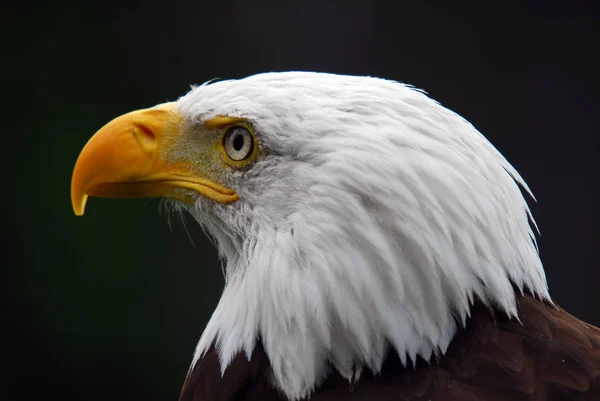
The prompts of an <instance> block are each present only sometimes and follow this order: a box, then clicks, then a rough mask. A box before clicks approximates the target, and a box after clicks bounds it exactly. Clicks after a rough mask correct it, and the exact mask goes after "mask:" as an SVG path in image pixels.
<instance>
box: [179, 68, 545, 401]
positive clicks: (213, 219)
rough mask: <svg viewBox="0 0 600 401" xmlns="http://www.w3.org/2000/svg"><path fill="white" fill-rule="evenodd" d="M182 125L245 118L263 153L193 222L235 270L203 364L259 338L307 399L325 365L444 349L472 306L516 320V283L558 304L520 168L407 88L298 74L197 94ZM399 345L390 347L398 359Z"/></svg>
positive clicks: (202, 348)
mask: <svg viewBox="0 0 600 401" xmlns="http://www.w3.org/2000/svg"><path fill="white" fill-rule="evenodd" d="M179 105H180V108H181V111H182V112H183V114H184V116H185V117H186V118H187V119H189V120H190V121H193V122H200V121H202V120H205V119H209V118H212V117H215V116H217V115H227V116H236V117H243V118H245V119H246V120H247V121H249V122H250V123H251V124H252V125H253V127H254V128H255V130H256V132H257V136H258V137H259V141H260V143H261V145H262V146H263V147H264V148H265V149H266V156H265V157H264V158H263V159H261V160H260V161H258V162H257V163H256V164H255V165H254V166H253V167H252V168H251V169H250V170H249V171H247V172H244V173H240V172H230V173H228V174H227V176H226V177H225V178H224V180H225V181H224V182H225V183H226V184H227V185H229V186H230V187H232V188H233V189H235V190H236V192H237V193H238V194H239V196H240V200H239V201H237V202H235V203H233V204H229V205H221V204H217V203H215V202H212V201H209V200H206V199H199V200H198V201H197V202H196V205H195V206H194V207H190V209H189V210H190V212H191V213H192V214H193V215H194V216H195V217H196V219H197V220H198V221H199V222H200V223H201V224H203V225H204V226H205V228H207V229H208V231H209V232H210V234H211V235H213V236H214V237H215V238H216V240H217V243H218V248H219V251H220V253H221V255H222V256H223V257H224V259H225V261H226V269H225V274H226V284H225V289H224V291H223V295H222V298H221V300H220V302H219V305H218V306H217V308H216V310H215V312H214V314H213V316H212V318H211V320H210V322H209V323H208V325H207V327H206V329H205V331H204V333H203V335H202V337H201V339H200V342H199V344H198V347H197V350H196V354H195V357H194V363H195V362H196V361H197V360H198V359H199V358H201V356H202V355H203V354H204V353H205V352H206V351H207V350H208V349H209V348H210V347H211V346H212V345H213V344H216V347H217V349H218V351H219V353H220V361H221V365H222V369H223V370H225V369H226V368H227V366H228V364H229V363H230V362H231V360H232V359H233V357H234V356H235V355H236V354H238V353H240V352H245V353H246V355H248V356H250V355H251V353H252V351H253V349H254V346H255V344H256V342H257V341H259V340H260V341H262V343H263V346H264V349H265V351H266V353H267V355H268V357H269V360H270V362H271V365H272V368H273V381H274V384H275V385H276V386H278V387H279V388H280V389H281V390H282V391H283V392H284V393H285V394H287V395H288V396H289V397H290V398H291V399H298V398H301V397H304V396H306V395H308V394H310V392H311V391H312V390H313V389H314V388H315V386H316V385H318V384H319V382H320V381H321V380H322V379H323V378H324V377H325V376H326V374H327V373H328V369H329V366H331V367H333V368H334V369H337V370H338V371H339V372H340V373H341V374H342V375H343V376H344V377H346V378H348V379H351V378H352V377H353V375H354V377H355V378H356V377H357V375H359V374H360V371H361V370H362V369H363V368H365V367H366V368H368V369H371V370H372V371H374V372H377V371H379V369H380V368H381V366H382V363H383V362H384V360H385V357H386V355H387V354H388V352H397V353H398V354H399V356H400V358H401V359H402V361H403V362H405V363H406V362H407V360H412V361H414V360H415V359H416V357H417V356H421V357H423V358H424V359H426V360H429V359H430V358H431V356H432V354H433V353H436V352H439V353H444V352H445V351H446V348H447V347H448V344H449V343H450V341H451V339H452V337H453V335H454V333H455V332H456V329H457V325H463V324H464V322H465V319H466V318H467V316H468V314H469V309H470V304H471V302H472V301H473V299H474V298H475V297H478V298H479V299H481V300H482V301H483V302H486V303H488V304H490V305H494V306H496V307H497V308H499V309H500V310H502V311H504V312H506V313H507V314H508V315H510V316H514V317H516V316H517V310H516V304H515V294H514V290H513V286H512V284H511V282H512V283H514V284H515V285H516V286H517V287H518V288H519V289H523V288H527V289H529V290H530V291H532V292H533V293H534V294H535V295H537V296H539V297H540V298H543V299H549V295H548V292H547V285H546V279H545V275H544V271H543V268H542V264H541V262H540V259H539V256H538V252H537V248H536V244H535V238H534V233H533V232H532V228H531V226H530V221H529V220H530V218H531V216H530V213H529V209H528V206H527V203H526V201H525V199H524V197H523V195H522V194H521V191H520V189H519V185H521V186H522V187H523V188H525V190H526V191H527V192H529V189H528V188H527V186H526V184H525V183H524V182H523V180H522V178H521V177H520V176H519V174H518V173H517V171H516V170H515V169H514V168H513V167H512V166H511V165H510V164H509V163H508V162H507V161H506V159H505V158H504V157H503V156H502V155H501V154H500V153H499V152H498V151H497V150H496V149H495V148H494V147H493V146H492V145H491V144H490V143H489V142H488V141H487V140H486V139H485V137H483V136H482V135H481V134H480V133H479V132H478V131H477V130H476V129H475V128H474V127H473V126H472V125H471V124H469V123H468V122H467V121H465V120H464V119H463V118H461V117H460V116H458V115H457V114H455V113H453V112H452V111H450V110H448V109H446V108H444V107H442V106H441V105H439V104H438V103H436V102H435V101H433V100H431V99H430V98H428V97H427V96H426V95H425V94H424V93H422V92H420V91H418V90H415V89H413V88H411V87H409V86H406V85H403V84H401V83H398V82H392V81H387V80H382V79H377V78H369V77H351V76H340V75H330V74H318V73H305V72H289V73H269V74H261V75H255V76H252V77H249V78H246V79H242V80H234V81H223V82H216V83H211V84H210V85H205V86H201V87H197V88H194V89H192V91H191V92H190V93H188V94H187V95H186V96H184V97H183V98H181V99H180V100H179ZM391 349H392V350H391Z"/></svg>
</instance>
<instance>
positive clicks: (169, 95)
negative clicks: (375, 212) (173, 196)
mask: <svg viewBox="0 0 600 401" xmlns="http://www.w3.org/2000/svg"><path fill="white" fill-rule="evenodd" d="M21 3H22V4H14V3H13V4H12V5H11V6H3V11H2V15H1V16H0V21H1V24H0V36H1V39H0V41H1V44H2V47H1V51H2V81H3V83H2V88H3V89H2V98H3V103H4V104H3V106H2V149H3V153H4V157H3V158H2V164H3V165H4V166H3V167H4V168H3V170H2V171H3V175H2V177H3V183H2V187H3V191H4V193H3V196H2V202H3V205H2V206H3V208H2V211H3V213H4V218H3V234H4V235H3V241H2V242H3V245H4V249H5V251H4V261H3V263H2V265H3V268H2V274H3V276H4V277H5V278H4V279H3V280H2V284H3V287H5V288H3V290H2V296H3V297H4V298H5V299H4V300H3V302H2V306H3V309H5V313H4V316H3V317H4V319H3V320H4V323H5V325H4V326H5V328H4V329H2V333H3V334H4V335H5V336H6V339H5V340H4V341H3V342H2V344H3V346H4V348H5V351H4V352H3V357H2V365H3V366H4V368H5V369H7V373H8V374H3V377H4V378H8V380H9V387H8V389H9V390H8V391H9V393H8V395H7V398H5V397H4V396H5V394H2V395H1V396H0V397H1V398H3V399H8V400H26V399H61V400H64V401H68V400H85V401H88V400H90V401H92V400H107V399H108V400H113V401H117V400H138V399H143V400H176V399H177V397H178V395H179V389H180V386H181V384H182V382H183V379H184V376H185V374H186V372H187V369H188V366H189V363H190V361H191V358H192V354H193V351H194V347H195V345H196V342H197V340H198V338H199V337H200V334H201V332H202V330H203V328H204V325H205V323H206V321H207V320H208V318H209V317H210V314H211V311H212V310H213V308H214V307H215V306H216V303H217V301H218V297H219V294H220V291H221V288H222V285H223V279H222V277H221V270H220V267H219V265H218V263H217V255H216V252H215V251H214V249H213V247H212V246H211V245H210V243H209V242H208V241H207V240H206V239H205V238H204V235H203V233H202V231H201V229H200V228H199V227H197V225H196V224H195V223H193V222H192V221H191V219H190V221H189V222H188V223H187V224H182V223H181V222H180V221H178V219H177V218H174V219H171V224H169V223H168V218H167V216H164V215H161V214H160V213H159V207H158V205H159V203H158V201H156V200H129V201H123V200H121V201H112V200H102V199H91V201H90V202H89V204H88V209H87V213H86V215H85V217H84V218H78V217H75V216H74V214H73V212H72V209H71V204H70V199H69V185H70V178H71V171H72V168H73V165H74V163H75V160H76V158H77V156H78V153H79V151H80V150H81V148H82V147H83V145H84V144H85V143H86V141H87V140H88V138H89V137H90V136H91V135H92V134H93V133H94V132H95V131H96V130H97V129H98V128H100V127H101V126H102V125H103V124H104V123H106V122H108V121H109V120H110V119H112V118H114V117H116V116H118V115H120V114H122V113H125V112H128V111H131V110H134V109H139V108H143V107H147V106H151V105H154V104H156V103H161V102H165V101H169V100H175V99H176V98H178V97H179V96H181V95H183V94H184V93H186V92H187V91H188V89H189V86H190V85H191V84H199V83H202V82H204V81H206V80H209V79H211V78H216V77H219V78H223V79H224V78H237V77H244V76H247V75H250V74H254V73H257V72H264V71H274V70H294V69H298V70H316V71H327V72H336V73H345V74H362V75H374V76H380V77H385V78H391V79H395V80H400V81H404V82H407V83H410V84H413V85H415V86H417V87H419V88H423V89H425V90H426V91H428V92H429V94H430V95H431V96H432V97H434V98H435V99H437V100H439V101H440V102H441V103H442V104H444V105H445V106H446V107H448V108H450V109H452V110H454V111H456V112H458V113H459V114H461V115H463V116H464V117H465V118H467V119H468V120H470V121H471V122H472V123H473V124H474V125H475V126H476V127H477V128H478V129H479V130H480V131H481V132H483V133H484V135H486V136H487V137H488V138H489V139H490V140H491V141H492V142H493V143H494V144H495V145H496V146H497V147H498V149H499V150H500V151H501V152H502V153H504V155H505V156H506V157H507V158H508V159H509V161H511V162H512V163H513V164H514V166H515V167H516V168H517V169H518V170H519V171H520V172H521V173H522V175H523V177H525V179H526V180H527V181H528V183H529V185H530V186H531V188H532V190H533V191H534V193H535V195H536V197H537V199H538V203H537V204H533V205H532V207H533V212H534V215H535V217H536V218H537V222H538V224H539V227H540V230H541V232H542V236H541V238H540V251H541V254H542V259H543V261H544V263H545V267H546V272H547V275H548V281H549V284H550V289H551V294H552V295H553V297H554V299H555V300H556V302H557V303H558V304H560V305H562V306H563V307H564V308H566V309H567V310H569V311H570V312H572V313H573V314H575V315H576V316H577V317H579V318H581V319H584V320H587V321H589V322H591V323H594V324H596V325H600V292H599V291H598V281H597V277H598V267H599V262H598V260H599V259H598V254H597V248H598V240H599V239H600V238H599V226H600V219H599V212H598V206H599V205H600V198H599V195H598V184H599V183H600V179H599V178H600V176H599V171H600V157H599V154H598V153H599V152H598V136H599V130H600V118H599V115H600V113H599V101H598V94H599V91H598V89H600V88H599V86H598V84H599V80H598V73H599V71H600V63H599V61H598V50H599V49H600V40H599V29H598V26H599V25H600V19H599V15H600V14H599V12H598V11H599V10H598V7H597V6H596V5H595V4H594V3H593V2H588V3H580V2H576V1H572V2H565V4H568V5H565V4H561V3H556V2H547V1H539V2H520V3H519V4H520V5H519V6H514V7H513V6H511V7H509V6H500V4H503V3H499V2H481V3H483V5H480V6H479V7H478V8H474V7H473V6H469V7H467V6H464V7H460V8H456V7H448V6H442V5H433V4H432V3H429V2H428V4H429V5H420V3H421V2H410V3H404V2H400V1H396V2H381V1H359V0H356V1H350V0H346V1H339V2H325V1H323V2H320V1H304V2H302V1H295V2H286V1H278V2H267V1H262V0H254V1H249V0H248V1H219V0H212V1H197V2H192V1H186V2H170V3H169V4H167V3H166V2H159V1H153V0H147V1H145V2H140V3H138V4H135V5H124V4H122V3H120V4H114V5H111V4H110V3H108V2H99V3H89V4H87V3H86V4H84V5H82V4H79V3H72V4H69V3H60V4H58V3H48V4H42V3H40V4H35V3H30V2H21ZM7 7H8V8H7ZM494 7H497V8H494ZM3 391H5V390H3Z"/></svg>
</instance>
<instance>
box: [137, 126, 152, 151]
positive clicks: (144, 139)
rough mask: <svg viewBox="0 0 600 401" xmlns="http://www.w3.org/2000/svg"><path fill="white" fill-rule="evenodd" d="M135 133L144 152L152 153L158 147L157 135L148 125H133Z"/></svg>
mask: <svg viewBox="0 0 600 401" xmlns="http://www.w3.org/2000/svg"><path fill="white" fill-rule="evenodd" d="M133 134H134V135H135V137H136V139H137V141H138V143H139V144H140V147H141V148H142V150H143V151H144V153H147V154H152V152H153V151H154V148H155V147H156V135H155V134H154V132H152V130H151V129H150V128H148V127H145V126H143V125H140V124H135V125H134V126H133Z"/></svg>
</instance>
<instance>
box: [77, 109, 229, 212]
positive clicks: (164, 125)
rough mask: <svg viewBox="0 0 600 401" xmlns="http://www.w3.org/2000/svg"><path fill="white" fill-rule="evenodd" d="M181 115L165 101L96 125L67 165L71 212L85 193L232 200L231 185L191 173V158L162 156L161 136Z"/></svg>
mask: <svg viewBox="0 0 600 401" xmlns="http://www.w3.org/2000/svg"><path fill="white" fill-rule="evenodd" d="M182 120H183V119H182V117H181V115H180V113H179V111H178V109H177V107H176V103H165V104H161V105H158V106H155V107H153V108H150V109H144V110H138V111H133V112H131V113H128V114H125V115H122V116H120V117H118V118H116V119H114V120H112V121H111V122H109V123H108V124H106V125H105V126H104V127H102V128H101V129H100V130H99V131H98V132H97V133H96V134H95V135H94V136H93V137H92V138H91V139H90V140H89V141H88V143H87V144H86V145H85V147H84V148H83V150H82V151H81V154H80V155H79V158H78V159H77V163H76V164H75V168H74V170H73V178H72V181H71V201H72V203H73V210H74V211H75V214H76V215H78V216H81V215H83V212H84V210H85V204H86V202H87V198H88V196H90V195H91V196H101V197H115V198H125V197H145V196H160V197H169V198H174V199H178V200H183V201H187V202H193V201H194V199H195V197H197V195H198V194H200V195H204V196H207V197H209V198H211V199H213V200H215V201H217V202H221V203H228V202H233V201H235V200H237V199H238V196H237V194H236V193H235V192H234V191H233V190H231V189H228V188H225V187H223V186H221V185H219V184H217V183H215V182H214V181H211V180H209V179H207V178H206V177H203V176H200V175H198V174H197V173H194V172H193V171H192V169H191V167H190V166H191V163H190V164H187V163H183V162H177V163H171V162H169V161H168V160H165V159H164V156H163V155H164V153H165V152H162V151H161V148H164V147H165V142H166V140H165V138H166V137H168V138H171V139H170V140H172V138H175V139H176V138H177V137H178V136H179V135H181V132H180V131H181V128H182V123H181V122H182ZM167 132H168V133H169V135H165V133H167Z"/></svg>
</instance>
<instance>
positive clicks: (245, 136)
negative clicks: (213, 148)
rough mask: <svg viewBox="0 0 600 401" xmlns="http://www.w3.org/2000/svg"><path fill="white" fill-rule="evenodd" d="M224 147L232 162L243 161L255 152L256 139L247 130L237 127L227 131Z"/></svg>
mask: <svg viewBox="0 0 600 401" xmlns="http://www.w3.org/2000/svg"><path fill="white" fill-rule="evenodd" d="M223 146H224V148H225V153H226V154H227V156H228V157H229V158H230V159H231V160H234V161H242V160H245V159H247V158H249V157H250V156H251V155H252V153H253V152H254V137H253V136H252V134H251V133H250V131H249V130H248V129H247V128H245V127H242V126H239V125H236V126H233V127H230V128H229V129H227V132H226V133H225V136H224V137H223Z"/></svg>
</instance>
